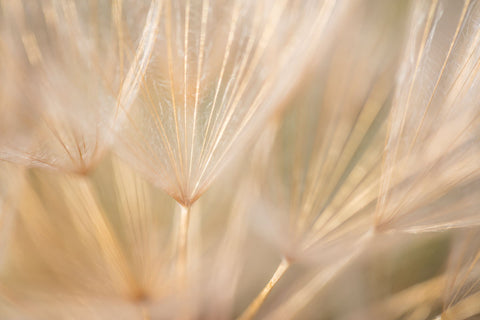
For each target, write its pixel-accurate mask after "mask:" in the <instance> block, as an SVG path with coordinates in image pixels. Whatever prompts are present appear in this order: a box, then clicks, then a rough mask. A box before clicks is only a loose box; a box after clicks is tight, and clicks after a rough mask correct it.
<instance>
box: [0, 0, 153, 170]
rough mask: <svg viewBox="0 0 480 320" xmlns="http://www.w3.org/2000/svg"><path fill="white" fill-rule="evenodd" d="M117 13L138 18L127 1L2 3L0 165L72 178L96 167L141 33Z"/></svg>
mask: <svg viewBox="0 0 480 320" xmlns="http://www.w3.org/2000/svg"><path fill="white" fill-rule="evenodd" d="M122 5H124V6H128V7H127V8H123V11H122V9H121V8H122ZM125 10H128V14H129V15H131V16H132V17H135V18H136V19H139V21H142V20H143V19H144V11H145V10H142V6H133V5H132V4H130V3H129V1H118V2H111V3H109V4H101V3H97V2H96V1H93V2H92V1H90V2H86V1H67V0H65V1H29V2H26V3H23V2H21V1H15V2H4V3H3V5H2V11H1V23H0V34H1V40H0V42H1V44H0V47H1V48H2V65H1V67H0V81H1V84H2V89H1V90H2V91H1V92H2V96H3V97H4V98H2V102H1V104H0V110H1V111H2V114H8V117H7V118H4V117H2V120H1V124H0V128H1V129H0V133H1V136H0V158H1V159H4V160H5V159H6V160H9V161H13V162H18V163H21V164H25V165H32V166H40V167H47V168H53V169H60V170H64V171H69V172H78V173H85V172H87V171H88V170H90V169H91V167H92V166H93V165H94V164H95V163H96V162H97V161H98V158H99V156H100V154H101V153H102V152H103V149H104V148H105V147H106V143H107V141H106V140H107V136H108V135H109V134H111V132H110V131H111V130H112V128H111V126H112V123H111V122H112V120H113V119H112V118H113V116H114V114H115V113H116V108H117V103H116V98H117V95H118V94H119V91H120V89H121V87H122V85H123V82H124V81H125V79H124V77H125V74H126V73H127V71H128V68H129V67H130V61H131V60H132V58H133V56H134V54H135V50H136V41H137V38H138V37H139V33H140V32H141V28H139V27H138V26H139V25H141V24H139V25H134V24H132V21H127V20H126V19H125ZM128 85H130V86H131V84H130V83H129V84H128ZM127 102H128V101H126V99H123V100H122V102H121V103H122V104H124V103H127ZM124 107H126V106H124Z"/></svg>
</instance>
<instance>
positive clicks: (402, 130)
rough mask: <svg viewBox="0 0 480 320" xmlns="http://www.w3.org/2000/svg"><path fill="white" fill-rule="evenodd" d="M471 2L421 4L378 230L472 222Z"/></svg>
mask: <svg viewBox="0 0 480 320" xmlns="http://www.w3.org/2000/svg"><path fill="white" fill-rule="evenodd" d="M479 17H480V6H479V3H478V2H477V1H468V0H467V1H458V2H455V1H454V2H452V1H430V2H427V1H419V2H418V3H415V4H414V11H413V13H412V17H411V22H410V31H409V32H410V35H409V38H408V43H407V46H406V51H405V53H404V58H403V65H402V69H401V70H400V74H399V75H400V76H399V80H398V85H397V89H396V96H395V101H394V103H393V107H392V113H391V115H390V124H389V125H390V128H389V137H388V140H387V144H386V154H385V159H384V163H383V177H382V191H381V201H380V203H379V206H378V207H377V218H376V219H377V222H376V224H377V227H378V228H380V229H396V230H407V231H413V232H421V231H428V230H441V229H445V228H453V227H461V226H466V225H471V224H478V215H477V214H476V211H477V208H478V205H479V202H478V201H479V199H480V196H479V194H478V191H479V190H480V189H479V188H478V182H479V180H478V179H479V174H480V170H479V167H478V163H479V160H480V153H479V149H478V139H479V134H480V131H479V123H480V122H479V119H480V118H479V115H480V104H479V102H478V101H479V98H480V97H479V95H478V92H479V90H478V83H479V81H478V75H479V73H478V68H479V66H480V60H479V58H480V50H479V46H478V43H479V41H480V27H479V25H478V18H479Z"/></svg>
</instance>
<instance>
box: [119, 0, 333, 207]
mask: <svg viewBox="0 0 480 320" xmlns="http://www.w3.org/2000/svg"><path fill="white" fill-rule="evenodd" d="M334 9H335V1H320V2H318V3H317V2H314V1H305V3H303V4H302V5H298V4H296V3H295V2H293V1H271V2H270V1H267V2H258V1H232V2H224V1H217V0H212V1H208V0H204V1H189V0H187V1H179V2H176V1H166V2H165V3H163V5H162V8H161V9H159V10H161V19H160V20H161V22H160V23H159V26H158V35H157V39H156V43H155V48H154V50H153V53H152V60H151V63H150V66H149V68H148V70H147V72H146V74H145V77H144V79H143V84H142V87H141V88H140V92H139V97H138V99H137V101H136V102H135V105H134V106H133V108H132V109H131V112H130V113H128V114H125V118H126V119H128V120H127V121H126V122H125V126H124V127H123V128H122V130H120V137H119V142H118V145H117V147H118V148H115V149H116V150H117V152H118V153H119V154H120V155H121V156H122V157H124V158H126V159H127V160H129V161H130V163H132V164H133V165H134V166H135V167H136V168H138V169H139V170H140V171H142V172H144V174H145V176H146V177H148V178H149V179H150V180H151V181H153V182H154V183H155V184H157V185H159V186H160V187H161V188H163V189H164V190H165V191H166V192H167V193H169V194H170V195H171V196H172V197H173V198H175V199H176V200H177V201H178V202H179V203H181V204H183V205H185V206H190V205H191V204H192V203H193V202H195V200H196V199H197V198H198V197H199V196H200V195H201V194H202V193H203V192H204V191H205V188H206V187H207V186H208V185H209V184H210V183H211V181H212V180H213V178H214V177H215V176H217V174H218V172H219V170H220V168H221V167H223V166H224V164H225V162H226V161H227V160H228V158H231V154H234V153H235V152H236V150H239V149H240V147H241V146H242V145H243V142H242V141H243V140H244V138H245V137H246V136H251V132H258V130H259V129H255V128H260V127H259V125H261V124H262V122H264V121H265V118H266V116H267V115H269V114H271V112H272V110H274V109H275V108H276V107H277V106H278V105H279V104H281V99H282V98H283V97H284V94H285V92H286V91H287V90H288V89H290V88H292V86H293V85H294V84H295V79H296V78H297V77H298V75H299V74H300V72H301V71H302V70H303V68H304V67H305V65H306V63H307V62H308V59H307V58H308V55H307V53H308V50H307V48H308V46H311V45H314V44H315V42H314V41H315V38H318V37H319V36H321V35H323V32H322V31H323V30H324V29H326V23H327V22H328V21H330V19H331V17H332V15H333V11H334ZM298 15H301V16H302V17H303V18H302V20H301V21H298V20H296V19H295V17H297V16H298ZM285 30H288V32H285ZM314 31H315V36H314V37H312V38H311V41H312V43H309V42H307V41H305V40H306V38H305V37H309V36H310V35H312V34H313V32H314ZM273 57H274V58H273Z"/></svg>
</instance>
